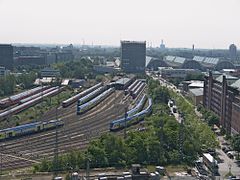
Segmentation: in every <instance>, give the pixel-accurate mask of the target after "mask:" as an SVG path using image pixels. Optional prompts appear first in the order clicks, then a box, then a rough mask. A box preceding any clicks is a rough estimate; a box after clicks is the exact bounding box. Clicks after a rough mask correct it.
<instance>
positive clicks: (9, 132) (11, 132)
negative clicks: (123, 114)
mask: <svg viewBox="0 0 240 180" xmlns="http://www.w3.org/2000/svg"><path fill="white" fill-rule="evenodd" d="M63 125H64V122H63V121H62V120H51V121H46V122H34V123H29V124H24V125H20V126H16V127H13V128H7V129H3V130H0V141H1V140H4V139H10V138H15V137H19V136H23V135H26V134H32V133H37V132H41V131H45V130H49V129H53V128H56V127H59V126H63Z"/></svg>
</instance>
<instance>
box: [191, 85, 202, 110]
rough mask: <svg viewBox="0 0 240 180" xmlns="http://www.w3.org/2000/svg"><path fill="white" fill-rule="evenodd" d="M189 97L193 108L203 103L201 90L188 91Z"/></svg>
mask: <svg viewBox="0 0 240 180" xmlns="http://www.w3.org/2000/svg"><path fill="white" fill-rule="evenodd" d="M189 96H190V98H191V99H192V101H193V104H194V105H195V106H197V105H199V104H202V101H203V88H194V89H189Z"/></svg>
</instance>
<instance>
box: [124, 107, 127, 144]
mask: <svg viewBox="0 0 240 180" xmlns="http://www.w3.org/2000/svg"><path fill="white" fill-rule="evenodd" d="M127 109H128V108H127V106H126V107H125V112H124V139H126V138H127Z"/></svg>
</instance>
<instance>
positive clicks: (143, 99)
mask: <svg viewBox="0 0 240 180" xmlns="http://www.w3.org/2000/svg"><path fill="white" fill-rule="evenodd" d="M146 101H147V95H146V94H144V95H143V97H142V98H141V100H140V101H139V102H138V103H137V105H136V106H135V107H134V108H132V109H131V110H130V111H128V112H127V116H128V117H129V116H132V115H134V114H136V113H137V112H139V111H141V110H142V108H143V107H144V105H145V103H146Z"/></svg>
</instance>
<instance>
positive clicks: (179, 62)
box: [163, 56, 236, 71]
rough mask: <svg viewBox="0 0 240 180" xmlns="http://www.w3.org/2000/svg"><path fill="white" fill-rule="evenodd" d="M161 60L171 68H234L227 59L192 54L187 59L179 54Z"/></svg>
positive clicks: (203, 69)
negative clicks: (190, 57)
mask: <svg viewBox="0 0 240 180" xmlns="http://www.w3.org/2000/svg"><path fill="white" fill-rule="evenodd" d="M163 61H164V62H165V63H166V64H167V66H170V67H173V68H182V69H198V70H201V71H206V70H217V71H219V70H222V69H235V68H236V67H235V65H234V64H233V63H232V62H229V61H227V60H223V59H219V58H213V57H203V56H194V57H193V58H192V59H187V58H184V57H179V56H165V57H164V59H163Z"/></svg>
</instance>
